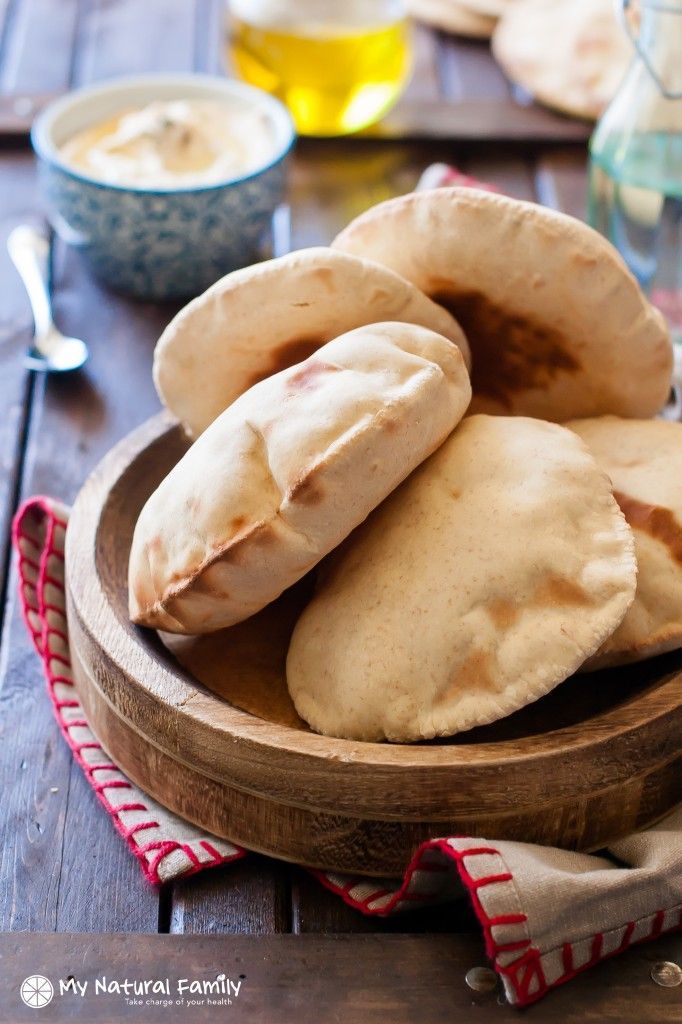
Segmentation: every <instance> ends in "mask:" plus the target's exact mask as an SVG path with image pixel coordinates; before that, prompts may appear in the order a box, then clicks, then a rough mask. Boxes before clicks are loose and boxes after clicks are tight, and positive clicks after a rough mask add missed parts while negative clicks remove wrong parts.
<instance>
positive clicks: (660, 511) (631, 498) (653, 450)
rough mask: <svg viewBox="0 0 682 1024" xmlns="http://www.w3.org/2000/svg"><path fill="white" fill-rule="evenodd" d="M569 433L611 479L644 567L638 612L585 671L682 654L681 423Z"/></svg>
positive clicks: (612, 422) (612, 423)
mask: <svg viewBox="0 0 682 1024" xmlns="http://www.w3.org/2000/svg"><path fill="white" fill-rule="evenodd" d="M566 425H567V426H568V427H570V429H571V430H574V431H575V432H576V433H577V434H579V435H580V437H582V439H583V440H584V441H585V443H586V444H587V446H588V447H589V449H590V451H591V452H592V454H593V455H594V457H595V459H596V460H597V462H598V463H599V465H600V466H601V467H602V469H604V470H605V471H606V472H607V473H608V475H609V476H610V478H611V480H612V482H613V490H614V494H615V497H616V500H617V501H618V503H619V504H620V507H621V509H622V510H623V512H624V513H625V518H626V519H627V521H628V523H629V524H630V526H631V527H632V530H633V533H634V536H635V553H636V555H637V562H638V565H639V575H638V577H637V593H636V595H635V601H634V604H633V605H632V607H631V608H630V609H629V610H628V612H627V614H626V616H625V618H624V619H623V621H622V622H621V624H620V626H619V627H618V629H617V630H616V631H615V633H613V635H612V636H610V637H609V639H608V640H607V641H606V643H604V644H603V646H602V647H601V648H600V649H599V651H597V653H596V654H595V655H594V657H593V658H591V659H590V661H589V663H588V666H586V667H589V668H598V667H604V666H607V665H623V664H626V663H627V662H631V661H641V659H642V658H649V657H652V656H653V655H655V654H662V653H663V652H664V651H672V650H674V649H675V648H677V647H682V423H670V422H665V421H664V420H620V419H617V418H616V417H614V416H604V417H601V418H600V419H591V420H575V421H573V422H571V423H567V424H566Z"/></svg>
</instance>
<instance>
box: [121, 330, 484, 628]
mask: <svg viewBox="0 0 682 1024" xmlns="http://www.w3.org/2000/svg"><path fill="white" fill-rule="evenodd" d="M470 397H471V387H470V384H469V376H468V373H467V370H466V367H465V365H464V359H463V357H462V354H461V352H460V350H459V349H458V348H457V346H456V345H453V344H452V342H451V341H448V340H447V339H446V338H444V337H442V336H441V335H439V334H435V333H434V332H433V331H429V330H427V329H426V328H423V327H416V326H413V325H410V324H401V323H386V324H374V325H372V326H371V327H365V328H360V329H358V330H356V331H351V332H350V333H349V334H345V335H342V336H341V337H340V338H337V339H336V340H335V341H332V342H329V344H328V345H325V346H323V347H322V348H321V349H319V350H318V352H316V353H315V355H313V356H311V357H310V358H309V359H307V360H306V361H305V362H303V363H300V364H299V365H298V366H295V367H291V368H290V369H288V370H284V371H282V372H281V373H278V374H275V375H274V376H272V377H269V378H268V379H267V380H264V381H261V383H260V384H256V385H254V387H252V388H251V389H250V390H249V391H247V392H246V393H245V394H243V395H241V396H240V398H238V399H237V400H236V401H235V402H233V404H232V405H231V406H229V408H228V409H226V410H225V412H224V413H222V414H221V415H220V416H219V417H218V419H217V420H215V421H214V422H213V423H212V424H211V426H210V427H209V428H208V429H207V430H205V431H204V433H203V434H202V435H201V436H200V437H199V438H198V439H197V441H195V442H194V444H193V445H192V446H191V448H190V449H189V451H188V452H187V453H186V454H185V456H184V457H183V458H182V459H181V460H180V462H179V463H178V464H177V465H176V466H175V467H174V469H173V470H172V471H171V472H170V473H169V475H168V476H167V477H166V479H165V480H164V481H163V482H162V483H161V484H160V486H159V487H158V488H157V489H156V491H154V493H153V494H152V495H151V497H150V498H149V500H148V501H147V503H146V505H145V506H144V508H143V509H142V512H141V513H140V517H139V519H138V522H137V525H136V527H135V533H134V536H133V542H132V549H131V552H130V567H129V605H130V615H131V618H132V619H133V621H134V622H138V623H140V624H142V625H145V626H155V627H157V628H160V629H165V630H168V631H169V632H175V633H207V632H211V631H212V630H215V629H220V628H222V627H223V626H230V625H232V624H233V623H235V622H239V621H240V620H242V619H246V618H248V616H249V615H253V614H254V613H255V612H257V611H258V610H259V609H261V608H263V607H264V606H265V605H266V604H268V603H269V602H270V601H272V600H274V598H276V597H277V596H278V595H279V594H281V593H282V591H283V590H284V589H285V588H286V587H289V586H291V584H293V583H294V582H296V580H298V579H300V578H301V577H302V576H303V575H304V574H305V573H306V572H308V570H309V569H311V568H312V567H313V566H314V565H315V564H316V563H317V562H318V561H319V560H320V559H321V558H322V557H323V556H324V555H326V554H327V553H328V552H329V551H330V550H331V549H332V548H334V547H336V545H337V544H338V543H339V542H340V541H341V540H343V538H344V537H346V536H347V535H348V534H349V533H350V531H351V530H353V529H354V528H355V527H356V526H357V525H358V524H359V523H361V522H362V520H363V519H364V518H365V517H366V516H367V515H368V514H369V512H370V511H371V510H372V509H373V508H374V507H375V506H376V505H378V504H379V502H380V501H382V500H383V499H384V498H385V497H386V495H387V494H389V493H390V492H391V491H392V490H393V488H394V487H396V486H397V485H398V484H399V483H400V482H401V481H402V480H404V478H405V477H406V476H407V475H408V473H410V472H411V471H412V470H413V469H414V468H415V466H417V465H418V464H419V463H420V462H421V461H422V460H423V459H425V458H426V457H427V456H428V455H430V454H431V452H432V451H434V449H435V448H437V447H438V445H439V444H441V442H442V441H443V440H444V439H445V438H446V437H447V436H448V434H449V433H450V431H451V430H452V429H453V427H454V426H455V424H456V423H458V422H459V420H460V418H461V417H462V416H463V414H464V412H465V410H466V407H467V405H468V404H469V399H470Z"/></svg>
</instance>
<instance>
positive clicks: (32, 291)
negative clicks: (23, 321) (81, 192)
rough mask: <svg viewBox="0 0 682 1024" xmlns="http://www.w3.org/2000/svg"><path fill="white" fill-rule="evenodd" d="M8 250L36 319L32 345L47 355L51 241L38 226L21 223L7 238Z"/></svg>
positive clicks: (50, 310)
mask: <svg viewBox="0 0 682 1024" xmlns="http://www.w3.org/2000/svg"><path fill="white" fill-rule="evenodd" d="M7 250H8V252H9V254H10V257H11V259H12V262H13V263H14V266H15V267H16V268H17V270H18V271H19V274H20V276H21V279H22V281H23V282H24V286H25V288H26V291H27V292H28V298H29V301H30V303H31V310H32V311H33V320H34V322H35V339H34V347H35V348H36V349H37V350H38V352H40V353H41V354H42V355H44V356H46V357H47V356H49V351H48V350H49V338H50V334H51V332H52V330H53V322H52V306H51V303H50V293H49V290H48V280H49V262H50V243H49V241H48V239H47V237H46V235H45V234H44V233H43V232H41V231H39V230H38V229H37V228H34V227H31V226H29V225H28V224H20V225H19V227H16V228H14V230H13V231H12V232H11V233H10V236H9V238H8V239H7Z"/></svg>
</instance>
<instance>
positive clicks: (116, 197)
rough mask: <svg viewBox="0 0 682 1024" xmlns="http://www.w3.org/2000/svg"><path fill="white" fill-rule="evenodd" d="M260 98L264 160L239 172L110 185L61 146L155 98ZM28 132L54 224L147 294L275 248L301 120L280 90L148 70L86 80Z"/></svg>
mask: <svg viewBox="0 0 682 1024" xmlns="http://www.w3.org/2000/svg"><path fill="white" fill-rule="evenodd" d="M179 98H202V99H221V98H226V99H227V100H228V101H232V102H235V101H237V102H240V103H250V104H255V105H256V106H257V107H258V108H259V109H261V110H262V111H264V113H265V114H266V116H267V118H268V120H269V122H270V124H271V125H272V129H273V140H274V141H273V150H272V156H271V158H270V159H269V160H268V162H267V164H265V165H264V166H263V167H260V168H258V169H257V170H256V171H253V172H251V173H249V174H247V175H246V176H244V177H241V178H232V179H229V180H226V181H222V182H220V183H218V184H215V185H209V186H205V185H198V186H190V187H183V188H158V189H148V188H132V187H129V186H120V185H110V184H106V183H102V182H100V181H97V180H96V179H95V178H91V177H88V176H87V175H84V174H81V173H79V172H76V171H73V170H71V169H70V168H69V166H68V165H67V164H66V163H65V162H64V161H63V159H62V158H61V156H60V153H59V147H60V146H61V145H62V144H63V143H64V142H65V141H66V140H67V139H68V138H70V137H71V136H72V135H73V134H74V133H75V132H77V131H80V130H81V129H82V128H86V127H88V126H89V125H92V124H95V123H96V122H98V121H102V120H104V119H106V118H108V117H111V116H112V115H114V114H116V113H117V112H118V111H119V110H122V109H124V108H129V107H135V106H141V105H144V104H145V103H148V102H150V101H151V100H154V99H179ZM31 141H32V143H33V148H34V149H35V151H36V153H37V155H38V158H39V168H40V176H41V181H42V185H43V188H44V192H45V195H46V197H47V202H48V209H49V213H50V217H51V220H52V222H53V224H54V227H55V229H56V231H57V232H58V233H59V234H60V236H61V237H63V238H64V239H65V240H66V241H67V242H69V243H70V244H71V245H74V246H76V247H77V248H79V249H81V250H82V252H83V253H84V254H85V255H86V256H87V258H88V260H89V262H90V264H91V266H92V268H93V270H94V272H95V273H96V274H97V276H98V277H99V278H101V279H102V280H103V281H104V282H106V283H107V284H108V285H110V286H111V287H112V288H115V289H116V290H118V291H124V292H127V293H129V294H131V295H136V296H138V297H140V298H145V299H168V298H187V297H188V296H191V295H197V294H198V293H199V292H202V291H204V290H205V289H206V288H207V287H208V286H209V285H210V284H212V283H213V282H214V281H216V280H217V279H218V278H219V277H222V275H223V274H226V273H228V272H229V271H231V270H235V269H236V268H237V267H243V266H247V265H248V264H250V263H253V262H255V261H256V260H258V259H262V258H263V257H264V256H267V255H269V253H268V246H269V243H270V232H271V229H272V215H273V212H274V210H275V209H276V207H277V206H278V205H279V203H280V202H281V201H282V197H283V192H284V177H285V164H286V157H287V154H288V152H289V150H290V149H291V146H292V143H293V141H294V128H293V124H292V121H291V118H290V116H289V114H288V112H287V110H286V108H285V107H284V106H283V105H282V104H281V103H279V102H278V101H277V100H276V99H274V98H273V97H271V96H269V95H267V94H266V93H264V92H261V91H260V90H258V89H254V88H252V87H251V86H248V85H243V84H242V83H240V82H232V81H228V80H227V79H224V78H212V77H209V76H207V75H141V76H139V77H135V78H121V79H116V80H113V81H109V82H106V83H103V84H101V85H96V86H93V87H90V88H87V89H80V90H78V91H76V92H73V93H70V94H69V95H68V96H65V97H63V98H62V99H59V100H57V101H56V102H55V103H52V104H50V106H49V107H47V108H46V109H45V110H44V111H43V113H42V114H41V115H40V117H38V118H37V120H36V122H35V124H34V126H33V131H32V133H31Z"/></svg>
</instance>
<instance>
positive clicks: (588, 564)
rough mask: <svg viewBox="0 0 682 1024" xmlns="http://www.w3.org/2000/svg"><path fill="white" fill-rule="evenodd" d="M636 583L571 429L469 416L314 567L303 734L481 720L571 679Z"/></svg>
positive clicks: (297, 655) (405, 735)
mask: <svg viewBox="0 0 682 1024" xmlns="http://www.w3.org/2000/svg"><path fill="white" fill-rule="evenodd" d="M635 578H636V566H635V558H634V541H633V538H632V533H631V531H630V529H629V528H628V526H627V524H626V522H625V520H624V518H623V515H622V513H621V511H620V509H619V508H618V505H617V504H616V502H615V500H614V498H613V495H612V494H611V487H610V483H609V481H608V479H607V477H606V475H605V474H604V473H603V472H602V471H601V470H600V469H599V468H598V466H597V464H596V463H595V461H594V459H593V458H592V456H591V455H590V454H589V452H588V451H587V449H586V447H585V446H584V445H583V444H582V442H580V440H579V439H578V438H577V437H576V436H575V435H574V434H572V433H571V432H570V431H568V430H566V429H565V428H563V427H560V426H557V425H556V424H551V423H545V422H542V421H540V420H531V419H526V418H523V417H517V418H503V417H493V416H471V417H469V418H468V419H465V420H464V422H463V423H462V424H461V425H460V426H459V427H458V428H457V430H455V432H454V433H453V434H452V436H451V437H450V438H448V440H447V441H446V442H445V444H444V445H442V447H441V448H439V450H438V451H437V452H436V453H435V454H434V455H432V456H431V458H430V459H429V460H428V461H427V462H425V463H424V464H423V465H422V466H420V467H419V468H418V469H417V470H415V472H414V473H413V474H412V476H411V477H410V478H409V480H407V481H406V482H405V483H404V484H403V485H402V487H400V488H399V489H398V490H397V491H396V492H395V493H394V494H392V495H391V496H390V498H388V499H387V500H386V501H385V502H384V504H383V505H381V507H380V508H378V509H376V510H375V512H374V513H373V514H372V515H371V516H370V517H369V519H368V520H367V522H366V523H364V524H363V526H361V527H360V528H359V529H358V530H357V531H356V533H355V534H354V535H353V536H352V537H350V538H349V539H348V541H347V543H346V544H344V545H343V546H342V547H341V548H340V549H339V551H337V552H334V554H333V555H332V556H331V557H330V559H329V560H328V562H327V563H326V564H325V566H323V567H322V568H321V570H320V580H319V584H318V590H317V592H316V594H315V596H314V597H313V599H312V601H311V603H310V604H309V605H308V606H307V608H306V610H305V611H304V612H303V614H302V616H301V618H300V619H299V621H298V623H297V624H296V627H295V629H294V633H293V636H292V639H291V644H290V647H289V654H288V657H287V682H288V685H289V692H290V693H291V696H292V699H293V701H294V704H295V706H296V710H297V711H298V713H299V715H301V717H302V718H304V719H305V720H306V721H307V722H308V723H309V724H310V725H311V726H312V728H313V729H315V730H317V731H318V732H323V733H326V734H328V735H332V736H339V737H347V738H349V739H354V740H382V739H388V740H394V741H399V742H403V741H410V740H421V739H429V738H431V737H434V736H449V735H451V734H452V733H456V732H460V731H462V730H464V729H471V728H472V727H473V726H476V725H484V724H486V723H488V722H493V721H495V720H496V719H498V718H503V717H504V716H505V715H508V714H510V713H511V712H512V711H516V710H517V709H518V708H521V707H523V706H524V705H526V704H529V703H530V702H531V701H534V700H537V698H538V697H541V696H542V695H543V694H546V693H547V692H548V691H549V690H552V689H553V688H554V687H555V686H556V685H557V684H558V683H560V682H561V681H562V680H564V679H566V678H567V676H569V675H571V674H572V673H573V672H575V671H576V669H577V668H579V666H580V665H581V664H582V663H583V662H584V661H585V659H586V658H587V657H589V656H590V655H591V654H593V653H594V652H595V651H596V650H597V648H598V647H599V646H600V644H601V643H603V641H604V640H605V639H606V637H607V636H608V635H609V634H610V633H612V632H613V630H614V629H615V627H616V626H617V625H618V623H619V622H620V621H621V620H622V618H623V616H624V614H625V612H626V611H627V609H628V607H629V606H630V604H631V603H632V600H633V597H634V594H635Z"/></svg>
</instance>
